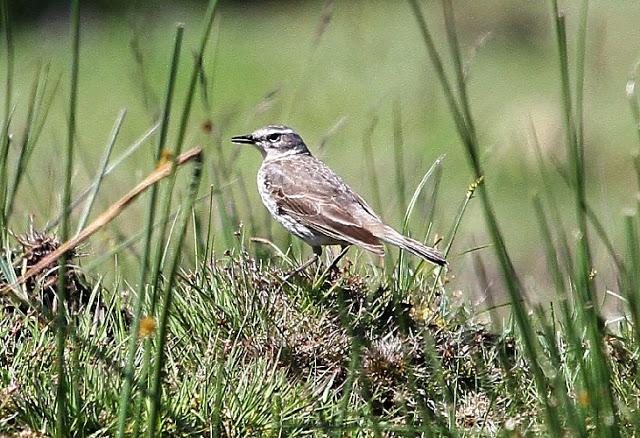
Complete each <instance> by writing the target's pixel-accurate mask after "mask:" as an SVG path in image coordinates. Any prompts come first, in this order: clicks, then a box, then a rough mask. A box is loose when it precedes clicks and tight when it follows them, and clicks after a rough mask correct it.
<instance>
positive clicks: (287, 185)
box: [231, 125, 447, 266]
mask: <svg viewBox="0 0 640 438" xmlns="http://www.w3.org/2000/svg"><path fill="white" fill-rule="evenodd" d="M231 142H232V143H235V144H245V145H252V146H254V147H256V148H257V149H258V150H259V151H260V153H261V154H262V158H263V159H262V164H261V166H260V169H259V170H258V174H257V183H258V191H259V193H260V197H261V198H262V202H263V203H264V205H265V207H266V208H267V210H269V212H270V213H271V215H272V216H273V217H274V218H275V220H276V221H277V222H279V223H280V224H281V225H282V226H284V228H285V229H287V231H289V232H290V233H292V234H293V235H295V236H296V237H299V238H300V239H302V240H303V241H304V242H305V243H307V244H308V245H309V246H311V248H312V250H313V253H314V259H312V260H310V261H315V260H318V259H319V258H320V256H321V255H322V247H323V246H326V245H340V246H341V247H342V248H343V251H342V253H341V255H340V256H339V257H341V256H342V255H344V254H345V253H346V251H347V249H348V248H349V246H351V245H356V246H359V247H361V248H363V249H365V250H367V251H369V252H371V253H373V254H376V255H378V256H384V253H385V248H384V244H383V242H384V243H387V244H391V245H394V246H396V247H398V248H401V249H403V250H406V251H408V252H410V253H411V254H414V255H415V256H418V257H420V258H422V259H424V260H427V261H428V262H431V263H433V264H435V265H438V266H445V265H446V264H447V262H446V260H445V258H444V257H443V255H442V254H441V253H440V252H439V251H438V250H436V249H434V248H431V247H428V246H426V245H424V244H422V243H421V242H418V241H417V240H415V239H412V238H410V237H407V236H404V235H402V234H401V233H399V232H398V231H396V230H394V229H393V228H392V227H390V226H388V225H386V224H385V223H384V222H383V221H382V219H381V218H380V216H379V215H378V214H377V213H376V212H374V210H373V209H372V208H371V207H370V206H369V204H367V202H366V201H365V200H364V199H363V198H362V196H360V195H359V194H358V193H356V192H355V191H354V190H353V189H351V187H349V186H348V185H347V183H345V182H344V181H343V180H342V178H340V177H339V176H338V175H337V174H336V173H335V172H334V171H333V170H331V169H330V168H329V166H327V165H326V164H325V163H324V162H322V161H321V160H319V159H318V158H316V157H314V156H313V155H312V154H311V152H310V151H309V148H308V147H307V145H306V144H305V142H304V140H303V139H302V137H301V136H300V135H299V134H298V133H297V132H296V131H294V130H293V129H291V128H289V127H287V126H284V125H267V126H264V127H262V128H259V129H257V130H255V131H253V132H252V133H251V134H247V135H239V136H235V137H232V138H231ZM335 262H336V261H334V264H335ZM309 264H310V263H309ZM305 265H306V264H305Z"/></svg>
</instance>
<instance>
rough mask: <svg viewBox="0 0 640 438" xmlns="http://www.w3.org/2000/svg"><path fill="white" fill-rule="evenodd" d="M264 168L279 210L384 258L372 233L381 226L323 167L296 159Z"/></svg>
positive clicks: (314, 161) (303, 158) (305, 158)
mask: <svg viewBox="0 0 640 438" xmlns="http://www.w3.org/2000/svg"><path fill="white" fill-rule="evenodd" d="M267 165H269V166H271V168H270V169H269V172H268V174H269V175H271V181H270V190H271V193H272V195H273V198H274V200H275V201H276V205H277V206H278V208H279V209H281V210H282V211H283V212H286V213H287V214H289V215H290V216H292V217H293V218H294V219H296V220H298V221H300V222H301V223H302V224H304V225H305V226H308V227H310V228H312V229H315V230H316V231H318V232H319V233H323V234H326V235H327V236H329V237H331V238H334V239H336V240H343V241H346V242H348V243H351V244H353V245H358V246H361V247H363V248H364V249H366V250H368V251H371V252H373V253H375V254H378V255H383V254H384V246H383V245H382V243H381V242H380V240H378V238H377V237H375V236H374V234H373V232H372V231H373V228H374V227H379V226H382V222H381V221H380V219H379V218H378V216H377V215H376V214H375V213H374V212H373V210H372V209H371V207H369V205H367V203H366V202H365V201H364V200H363V199H362V198H361V197H360V196H359V195H357V194H356V193H355V192H354V191H353V190H351V189H350V188H349V186H347V185H346V184H345V183H344V182H343V181H342V179H341V178H340V177H338V176H337V175H336V174H335V173H334V172H333V171H332V170H331V169H329V168H328V167H327V166H326V165H325V164H324V163H322V162H321V161H319V160H317V159H316V158H313V157H311V156H297V157H295V158H294V159H282V160H278V161H274V162H273V163H269V164H267Z"/></svg>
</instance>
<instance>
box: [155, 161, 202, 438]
mask: <svg viewBox="0 0 640 438" xmlns="http://www.w3.org/2000/svg"><path fill="white" fill-rule="evenodd" d="M201 176H202V161H201V159H199V160H196V161H195V162H194V169H193V175H192V178H191V183H190V185H189V193H188V195H187V197H186V198H185V200H184V202H183V208H182V215H181V222H180V224H179V225H178V237H177V241H176V248H175V250H174V252H173V258H172V260H171V262H170V263H169V270H168V272H167V279H166V280H167V284H166V285H165V286H164V293H163V299H162V303H163V307H162V311H161V312H160V317H159V320H158V333H157V338H156V343H157V349H156V357H155V360H154V372H153V376H152V387H151V394H152V399H151V408H150V411H149V422H148V434H149V437H154V436H156V428H157V424H158V416H159V411H160V401H161V396H162V394H161V390H162V371H163V368H164V359H165V351H164V349H165V343H166V338H167V330H168V329H167V326H168V319H169V311H170V309H171V303H172V299H173V288H174V284H175V282H176V276H177V273H178V266H179V264H180V258H181V253H182V251H181V249H182V243H183V241H184V238H185V235H186V232H187V227H188V225H189V219H190V213H191V209H192V208H193V203H194V200H195V199H196V196H197V194H198V187H199V186H200V179H201Z"/></svg>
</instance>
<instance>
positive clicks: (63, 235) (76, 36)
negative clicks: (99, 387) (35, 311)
mask: <svg viewBox="0 0 640 438" xmlns="http://www.w3.org/2000/svg"><path fill="white" fill-rule="evenodd" d="M71 35H72V37H71V81H70V87H71V91H70V96H69V126H68V130H67V143H66V148H65V150H64V155H63V157H64V164H63V168H64V185H63V192H62V211H63V212H67V213H66V214H63V215H62V222H61V224H60V239H61V240H62V241H63V242H66V241H67V240H68V239H69V228H70V222H71V217H70V216H71V215H70V212H69V210H68V207H69V205H70V204H71V175H72V173H73V150H74V140H75V136H76V109H77V101H78V71H79V64H80V2H79V0H73V1H72V2H71ZM68 260H69V258H68V254H67V253H65V254H64V255H63V256H62V257H60V259H59V261H58V264H59V270H58V285H57V292H58V307H57V315H56V369H57V372H58V384H57V387H56V435H57V436H59V437H62V436H66V434H67V428H68V424H67V415H68V412H67V401H68V400H67V397H68V395H67V391H68V388H67V386H68V383H69V381H68V379H67V375H66V364H65V344H66V341H67V313H66V306H67V302H66V299H67V297H66V295H67V294H66V288H67V281H66V280H67V263H68Z"/></svg>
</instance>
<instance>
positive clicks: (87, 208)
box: [76, 110, 127, 234]
mask: <svg viewBox="0 0 640 438" xmlns="http://www.w3.org/2000/svg"><path fill="white" fill-rule="evenodd" d="M126 114H127V111H126V110H121V111H120V114H118V117H117V119H116V122H115V124H114V126H113V129H112V130H111V135H110V137H109V142H108V143H107V147H106V148H105V151H104V154H103V155H102V160H101V162H100V168H99V169H98V172H97V173H96V177H95V180H94V181H93V183H92V184H91V187H92V188H91V193H89V199H87V202H86V203H85V205H84V209H83V210H82V214H81V215H80V220H79V221H78V227H77V229H76V234H78V233H80V231H82V229H83V228H84V226H85V224H86V223H87V220H88V219H89V214H90V213H91V208H92V207H93V204H94V202H95V200H96V197H97V196H98V191H100V185H101V184H102V180H103V179H104V177H105V175H106V170H107V165H108V164H109V158H111V152H112V151H113V147H114V146H115V144H116V140H117V138H118V134H119V133H120V128H121V127H122V122H123V121H124V116H125V115H126Z"/></svg>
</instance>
